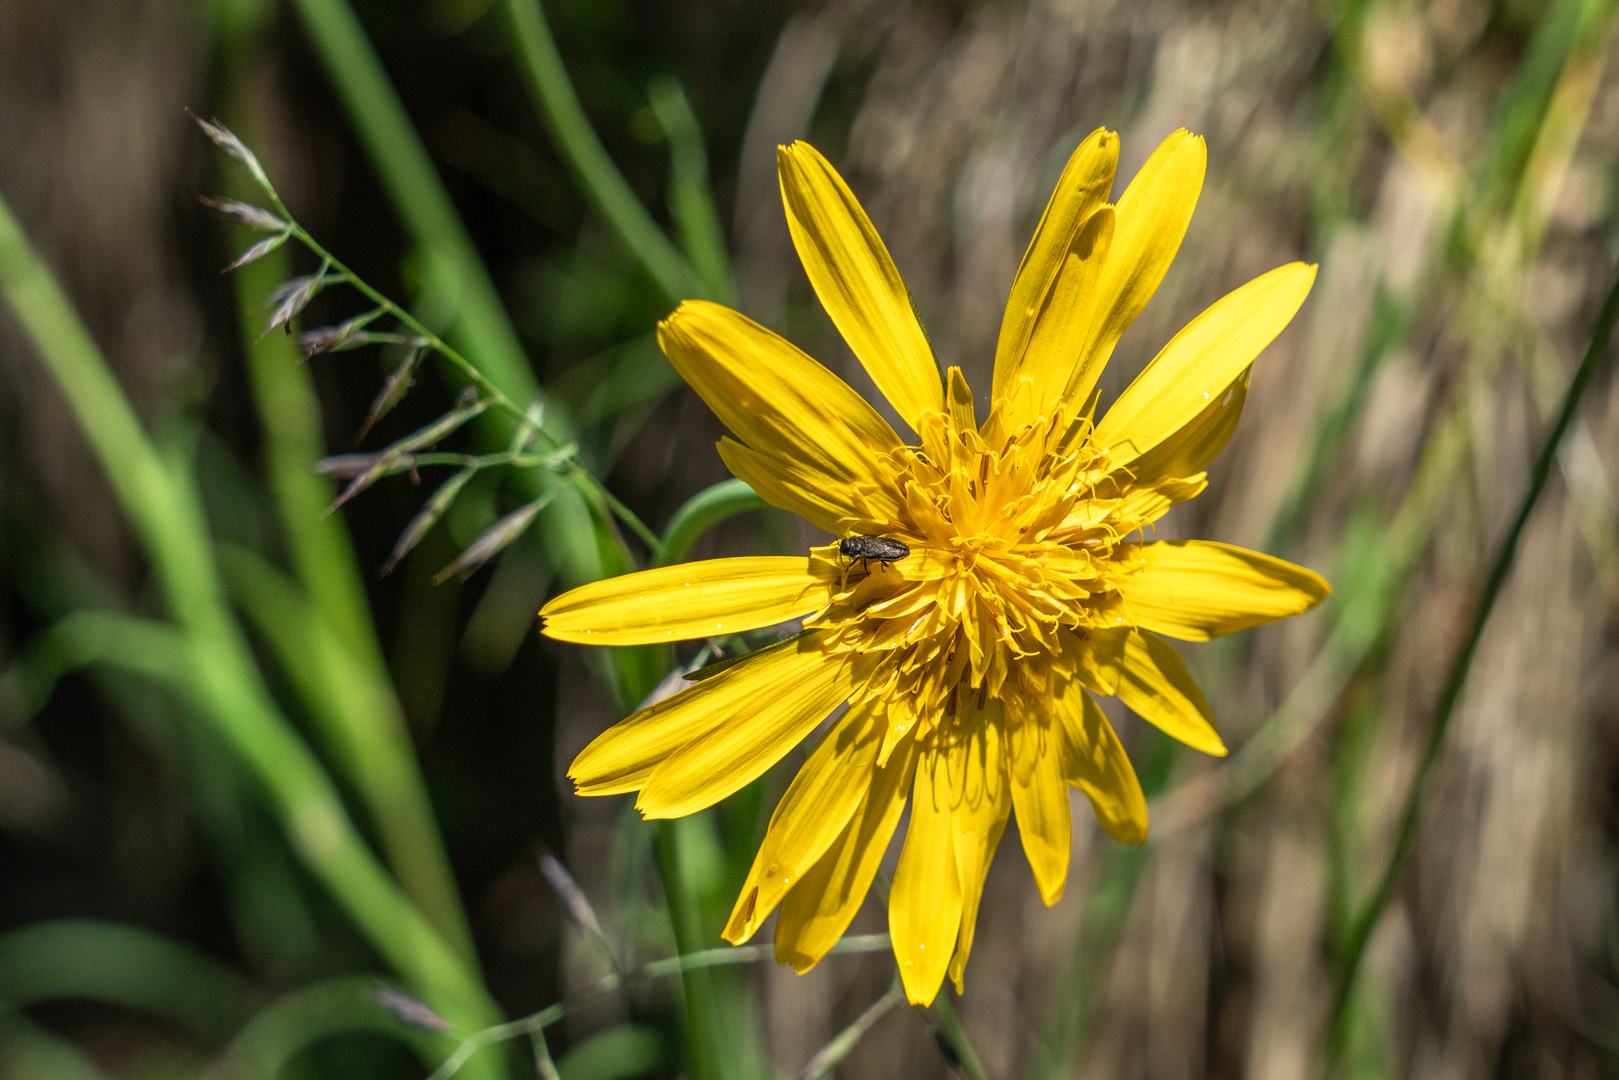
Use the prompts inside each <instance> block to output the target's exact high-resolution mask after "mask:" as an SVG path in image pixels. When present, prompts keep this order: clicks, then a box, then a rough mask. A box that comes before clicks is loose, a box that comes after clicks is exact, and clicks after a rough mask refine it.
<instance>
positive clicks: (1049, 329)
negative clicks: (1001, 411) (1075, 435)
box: [1019, 206, 1116, 419]
mask: <svg viewBox="0 0 1619 1080" xmlns="http://www.w3.org/2000/svg"><path fill="white" fill-rule="evenodd" d="M1115 227H1116V218H1115V215H1114V211H1113V208H1112V207H1111V206H1103V207H1101V208H1100V209H1098V210H1097V211H1096V212H1095V213H1094V214H1092V215H1091V216H1090V217H1089V218H1087V219H1086V221H1085V223H1084V224H1083V225H1081V226H1080V227H1079V229H1078V230H1076V231H1075V233H1074V239H1073V242H1072V244H1070V246H1069V248H1068V252H1067V255H1066V257H1065V258H1064V259H1063V263H1062V266H1061V267H1060V268H1059V269H1058V271H1057V276H1056V280H1055V281H1053V282H1052V286H1051V291H1050V292H1048V293H1047V294H1046V299H1045V304H1044V305H1043V306H1042V307H1041V308H1040V311H1039V313H1038V314H1037V315H1036V316H1035V320H1034V326H1033V328H1032V331H1031V333H1030V335H1029V344H1028V348H1027V350H1026V351H1025V353H1024V356H1023V363H1022V365H1021V367H1020V368H1019V373H1020V374H1023V375H1027V376H1029V377H1030V378H1031V379H1033V380H1034V385H1033V387H1031V397H1032V399H1033V402H1034V404H1035V406H1036V407H1037V408H1038V409H1039V411H1040V412H1043V413H1044V412H1049V411H1050V408H1051V405H1052V403H1053V402H1055V401H1058V400H1064V401H1066V403H1067V406H1068V408H1067V410H1066V412H1065V415H1068V416H1072V415H1074V414H1076V413H1077V412H1078V411H1079V409H1080V408H1081V407H1083V406H1084V404H1085V397H1086V396H1088V395H1089V394H1090V392H1091V387H1093V386H1095V385H1096V378H1097V376H1098V375H1099V374H1100V373H1101V370H1102V365H1103V364H1104V363H1105V362H1106V357H1100V356H1099V354H1097V353H1094V352H1087V351H1086V341H1087V339H1088V338H1089V335H1090V329H1091V325H1092V323H1093V322H1094V321H1095V316H1096V314H1097V304H1098V301H1099V300H1100V298H1101V295H1102V294H1101V289H1100V288H1099V286H1098V282H1100V281H1101V279H1102V274H1103V273H1104V271H1105V270H1106V267H1107V265H1108V262H1107V256H1108V252H1109V250H1110V249H1111V247H1112V244H1113V238H1114V235H1115V233H1114V230H1115ZM1024 419H1033V417H1026V418H1024Z"/></svg>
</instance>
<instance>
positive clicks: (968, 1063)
mask: <svg viewBox="0 0 1619 1080" xmlns="http://www.w3.org/2000/svg"><path fill="white" fill-rule="evenodd" d="M933 1012H934V1014H935V1015H936V1016H938V1018H939V1027H941V1028H942V1029H944V1033H945V1035H946V1037H948V1038H949V1039H950V1045H951V1046H953V1047H955V1051H956V1056H957V1057H959V1058H961V1069H962V1071H963V1072H965V1073H966V1074H967V1076H968V1078H969V1080H989V1073H987V1072H985V1071H984V1063H983V1062H982V1061H980V1060H979V1059H978V1051H976V1050H974V1049H973V1044H972V1042H971V1041H970V1040H969V1039H968V1038H967V1028H966V1027H965V1026H964V1025H963V1024H962V1022H961V1017H960V1015H958V1014H957V1012H956V1007H955V1005H954V1004H953V1003H952V1002H951V1001H950V992H949V991H948V990H943V989H941V990H940V991H939V996H938V997H936V998H934V999H933Z"/></svg>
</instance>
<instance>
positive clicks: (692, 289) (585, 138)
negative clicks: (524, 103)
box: [303, 0, 716, 303]
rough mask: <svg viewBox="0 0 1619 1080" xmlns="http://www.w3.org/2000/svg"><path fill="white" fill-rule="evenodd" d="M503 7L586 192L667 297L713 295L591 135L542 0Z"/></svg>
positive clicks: (542, 105) (526, 70)
mask: <svg viewBox="0 0 1619 1080" xmlns="http://www.w3.org/2000/svg"><path fill="white" fill-rule="evenodd" d="M303 2H305V3H308V2H309V0H303ZM504 7H505V10H506V19H507V25H508V27H509V30H510V34H511V41H512V52H513V54H514V56H515V58H516V60H517V64H518V71H519V73H520V74H521V75H522V77H523V85H524V86H526V87H527V88H528V92H529V96H530V97H532V98H533V100H534V107H535V108H536V109H537V110H538V111H539V113H540V115H541V116H542V117H543V118H544V120H545V123H546V126H547V127H548V128H549V129H550V131H551V135H552V137H553V138H554V139H555V140H556V143H557V149H558V150H560V151H561V153H562V156H563V158H565V159H566V160H567V162H568V167H569V168H570V169H571V170H573V174H574V179H575V180H576V181H577V182H578V184H579V186H580V188H582V189H583V191H584V193H585V195H586V196H587V197H588V198H589V199H590V201H591V203H592V204H593V205H594V206H595V207H596V209H597V211H599V212H600V213H601V215H602V217H604V218H606V219H607V222H608V224H610V225H611V226H612V227H613V229H614V230H615V231H616V232H617V233H618V235H619V238H620V239H621V240H623V241H624V244H625V246H626V247H628V248H629V249H630V251H631V253H633V254H634V255H635V257H636V258H637V259H639V260H640V262H641V265H642V266H644V267H646V270H647V273H649V274H651V275H652V280H653V281H655V282H657V283H658V288H660V289H662V290H663V293H664V295H665V296H667V297H668V298H669V300H670V301H671V302H673V303H679V302H680V301H681V300H685V299H688V298H690V297H703V298H706V299H715V298H716V297H715V296H713V295H711V294H710V292H709V290H708V289H707V288H706V287H705V285H704V282H703V280H702V279H701V278H699V277H698V275H697V273H696V272H695V271H694V270H693V269H692V266H691V264H690V263H688V262H687V261H686V259H685V257H684V256H682V255H681V254H680V252H679V250H678V249H676V247H675V246H674V245H673V244H671V243H670V242H669V238H668V237H667V236H665V235H664V233H663V230H662V229H660V228H659V227H658V223H657V222H655V221H653V220H652V215H651V214H649V213H647V210H646V207H644V206H642V205H641V201H640V200H639V199H637V198H636V197H635V192H633V191H631V190H630V185H629V184H628V182H626V181H625V179H624V176H623V174H622V173H620V172H619V171H618V166H616V165H614V164H613V159H612V158H611V157H609V156H608V154H607V149H606V148H605V147H604V146H602V144H601V140H600V139H599V138H597V137H596V132H595V129H593V128H592V127H591V126H590V120H589V118H588V117H586V116H585V110H584V106H582V105H580V103H579V95H578V94H577V93H575V92H574V89H573V83H572V82H570V81H569V79H568V71H567V68H565V67H564V66H563V64H562V55H561V54H560V53H559V52H557V45H556V41H555V40H554V39H553V38H552V37H551V28H550V27H549V26H548V25H546V21H545V12H543V11H541V10H540V4H539V0H504Z"/></svg>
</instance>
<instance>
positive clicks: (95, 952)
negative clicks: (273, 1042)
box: [0, 919, 253, 1042]
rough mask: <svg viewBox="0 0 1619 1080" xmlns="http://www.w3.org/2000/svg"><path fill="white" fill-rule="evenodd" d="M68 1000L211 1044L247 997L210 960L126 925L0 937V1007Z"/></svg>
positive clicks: (75, 922) (80, 924)
mask: <svg viewBox="0 0 1619 1080" xmlns="http://www.w3.org/2000/svg"><path fill="white" fill-rule="evenodd" d="M70 998H71V999H81V1000H86V1001H97V1002H101V1003H104V1004H108V1005H119V1006H123V1007H124V1008H129V1009H134V1010H136V1011H139V1012H143V1013H147V1014H149V1015H152V1016H158V1017H161V1018H162V1019H164V1020H168V1021H170V1022H171V1023H174V1024H176V1025H178V1026H179V1027H181V1028H183V1029H185V1030H186V1031H187V1032H189V1033H191V1034H192V1035H194V1036H196V1037H197V1038H200V1039H202V1040H204V1041H206V1042H214V1041H217V1040H220V1039H223V1038H225V1037H227V1036H228V1035H229V1034H230V1033H231V1032H232V1031H234V1030H236V1027H237V1026H238V1025H239V1024H240V1023H241V1022H242V1021H243V1019H245V1018H246V1017H247V1015H248V1012H249V1010H250V1009H251V1007H252V998H253V991H252V988H251V986H250V985H249V984H248V981H247V980H246V979H245V978H243V977H242V976H241V975H240V974H238V973H237V972H235V971H233V970H231V969H230V968H228V967H226V966H225V965H223V964H221V963H219V962H218V961H217V960H214V959H212V958H210V957H207V956H204V955H203V954H202V953H200V952H198V951H196V950H195V949H193V948H191V947H190V946H187V945H181V944H179V943H177V942H173V941H169V940H168V939H167V938H162V937H159V936H158V935H156V934H152V933H149V932H148V931H145V930H140V929H137V928H136V927H133V926H124V925H121V924H119V923H112V922H102V921H100V920H96V919H61V920H56V921H52V922H42V923H35V924H34V925H32V926H26V927H23V928H22V929H21V930H13V931H11V932H10V933H8V934H5V935H3V936H0V1001H4V1002H5V1003H6V1004H8V1005H10V1006H12V1007H13V1008H19V1009H22V1008H27V1007H29V1006H31V1005H38V1004H41V1003H43V1002H48V1001H61V1000H64V999H70Z"/></svg>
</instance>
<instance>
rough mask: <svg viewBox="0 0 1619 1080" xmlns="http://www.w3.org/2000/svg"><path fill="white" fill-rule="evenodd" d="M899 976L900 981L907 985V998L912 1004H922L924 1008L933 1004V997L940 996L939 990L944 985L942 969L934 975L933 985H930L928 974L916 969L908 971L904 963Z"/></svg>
mask: <svg viewBox="0 0 1619 1080" xmlns="http://www.w3.org/2000/svg"><path fill="white" fill-rule="evenodd" d="M899 978H900V982H901V983H903V984H904V985H905V999H906V1000H907V1001H909V1002H910V1003H911V1004H912V1005H920V1006H922V1007H923V1008H924V1009H925V1008H927V1007H928V1006H929V1005H932V1004H933V999H934V998H936V997H938V996H939V991H940V990H941V989H943V987H944V972H942V971H941V972H939V973H938V974H937V976H934V977H932V985H929V977H928V976H924V975H923V974H922V973H920V972H917V971H914V970H912V971H907V970H906V968H905V967H904V966H903V965H902V966H901V967H900V971H899Z"/></svg>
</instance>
